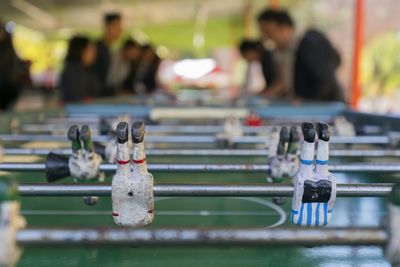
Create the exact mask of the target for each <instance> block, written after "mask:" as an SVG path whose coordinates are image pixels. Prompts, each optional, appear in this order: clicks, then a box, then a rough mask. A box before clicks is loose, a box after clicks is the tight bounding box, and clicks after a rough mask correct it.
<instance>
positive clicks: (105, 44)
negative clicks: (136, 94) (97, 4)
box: [93, 13, 122, 96]
mask: <svg viewBox="0 0 400 267" xmlns="http://www.w3.org/2000/svg"><path fill="white" fill-rule="evenodd" d="M121 34H122V19H121V15H120V14H118V13H109V14H106V15H105V16H104V35H103V37H102V39H101V40H99V41H98V42H97V43H96V47H97V56H96V61H95V63H94V65H93V71H94V73H95V74H96V75H97V78H98V79H99V80H100V81H101V82H102V84H103V90H102V91H101V92H100V96H113V95H115V94H116V92H115V88H112V87H110V86H106V83H107V77H108V73H109V71H110V67H111V63H112V57H111V46H112V45H113V44H114V43H115V42H116V41H117V40H118V39H119V38H120V36H121Z"/></svg>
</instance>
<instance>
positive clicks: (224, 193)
mask: <svg viewBox="0 0 400 267" xmlns="http://www.w3.org/2000/svg"><path fill="white" fill-rule="evenodd" d="M392 187H393V184H390V183H370V184H338V185H337V196H339V197H386V196H388V195H389V194H390V192H391V191H392ZM18 191H19V194H20V195H21V196H36V197H37V196H110V195H111V186H110V185H109V184H40V183H36V184H20V185H19V187H18ZM154 195H155V196H158V197H194V196H196V197H231V196H244V197H254V196H258V197H289V196H292V195H293V185H291V184H267V183H265V184H157V185H155V186H154Z"/></svg>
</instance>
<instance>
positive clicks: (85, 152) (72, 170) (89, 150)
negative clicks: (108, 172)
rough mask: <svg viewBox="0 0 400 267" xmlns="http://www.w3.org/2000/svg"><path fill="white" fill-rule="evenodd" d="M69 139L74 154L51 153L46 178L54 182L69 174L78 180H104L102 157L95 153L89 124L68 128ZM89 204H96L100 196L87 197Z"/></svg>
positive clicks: (47, 162)
mask: <svg viewBox="0 0 400 267" xmlns="http://www.w3.org/2000/svg"><path fill="white" fill-rule="evenodd" d="M67 135H68V140H70V141H71V146H72V155H71V156H70V157H69V158H68V157H66V156H63V155H57V154H54V153H50V154H49V155H48V157H47V160H46V178H47V181H48V182H54V181H57V180H60V179H63V178H65V177H68V176H72V177H74V178H75V180H76V182H81V183H86V182H103V181H104V174H103V173H101V172H100V169H99V167H100V164H101V162H102V158H101V156H100V155H98V154H97V153H95V151H94V146H93V142H92V138H91V134H90V129H89V127H88V126H87V125H84V126H82V128H81V131H79V129H78V126H76V125H74V126H71V127H70V129H69V130H68V134H67ZM84 201H85V203H86V204H87V205H94V204H96V203H97V202H98V197H92V196H90V197H85V198H84Z"/></svg>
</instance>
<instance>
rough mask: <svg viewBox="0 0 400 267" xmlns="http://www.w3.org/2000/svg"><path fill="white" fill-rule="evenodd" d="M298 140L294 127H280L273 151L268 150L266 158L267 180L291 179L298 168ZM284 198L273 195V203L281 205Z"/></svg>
mask: <svg viewBox="0 0 400 267" xmlns="http://www.w3.org/2000/svg"><path fill="white" fill-rule="evenodd" d="M299 141H300V136H299V133H298V132H297V129H296V127H291V128H290V133H289V131H288V128H287V127H282V128H281V130H280V133H279V142H278V145H277V146H276V145H275V144H274V147H275V151H272V150H270V153H271V154H270V157H269V159H268V162H269V166H270V175H269V177H268V178H267V182H272V183H281V182H284V181H285V180H287V179H292V178H293V177H294V176H295V175H296V173H297V171H298V170H299V157H298V155H297V149H298V144H299ZM285 200H286V198H283V197H274V198H273V201H274V202H275V204H278V205H283V204H284V203H285Z"/></svg>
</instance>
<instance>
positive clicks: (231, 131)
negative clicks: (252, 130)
mask: <svg viewBox="0 0 400 267" xmlns="http://www.w3.org/2000/svg"><path fill="white" fill-rule="evenodd" d="M242 136H243V129H242V125H241V123H240V120H239V118H236V117H228V118H227V119H226V120H225V122H224V132H223V133H220V134H217V142H218V146H219V147H221V148H227V147H231V148H232V147H234V146H235V139H237V138H240V137H242Z"/></svg>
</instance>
